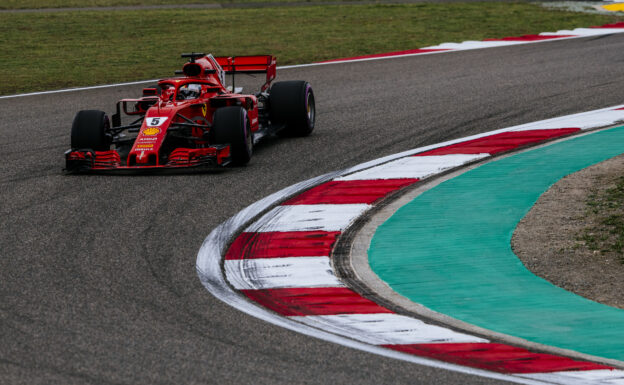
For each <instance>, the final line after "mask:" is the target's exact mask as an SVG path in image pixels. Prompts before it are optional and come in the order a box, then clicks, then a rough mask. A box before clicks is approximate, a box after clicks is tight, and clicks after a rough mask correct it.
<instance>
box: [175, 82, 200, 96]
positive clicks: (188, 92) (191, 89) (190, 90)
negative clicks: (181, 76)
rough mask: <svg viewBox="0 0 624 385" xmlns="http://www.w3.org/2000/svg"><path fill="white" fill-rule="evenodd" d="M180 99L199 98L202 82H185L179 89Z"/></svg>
mask: <svg viewBox="0 0 624 385" xmlns="http://www.w3.org/2000/svg"><path fill="white" fill-rule="evenodd" d="M178 95H179V99H184V100H186V99H197V98H198V97H199V95H201V85H200V84H185V85H183V86H182V87H180V89H179V90H178Z"/></svg>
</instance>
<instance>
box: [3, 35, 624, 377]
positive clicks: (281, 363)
mask: <svg viewBox="0 0 624 385" xmlns="http://www.w3.org/2000/svg"><path fill="white" fill-rule="evenodd" d="M623 64H624V36H623V35H621V34H620V35H613V36H606V37H597V38H584V39H572V40H566V41H558V42H547V43H540V44H529V45H522V46H515V47H503V48H494V49H485V50H475V51H464V52H451V53H444V54H437V55H425V56H416V57H408V58H397V59H391V60H378V61H371V62H359V63H348V64H335V65H328V66H317V67H308V68H298V69H289V70H283V71H281V72H280V73H278V79H280V80H287V79H306V80H308V81H310V82H311V83H312V85H313V86H314V89H315V93H316V100H317V110H318V121H317V127H316V130H315V132H314V133H313V134H312V135H311V136H310V137H308V138H297V139H270V140H269V141H268V142H265V143H264V144H262V145H260V146H258V147H257V148H256V149H255V150H256V153H255V155H254V158H253V159H252V162H251V163H250V164H249V165H248V166H247V167H243V168H233V169H228V170H225V171H224V172H211V173H186V174H175V175H147V176H126V175H122V176H120V175H113V176H111V175H104V176H102V175H98V176H87V175H81V176H74V175H70V176H68V175H64V174H63V173H62V172H61V169H62V167H63V152H64V151H65V150H66V149H67V148H68V146H69V129H70V125H71V121H72V119H73V116H74V114H75V113H76V111H78V110H80V109H87V108H97V109H103V110H105V111H109V112H111V110H112V108H113V105H114V102H115V101H116V100H117V99H118V98H121V97H131V96H135V95H138V94H139V92H140V88H141V86H126V87H118V88H107V89H97V90H89V91H80V92H70V93H61V94H53V95H40V96H29V97H22V98H15V99H4V100H0V116H1V117H2V118H1V121H0V133H1V134H2V137H3V140H2V142H1V143H0V154H2V155H1V159H2V161H1V162H0V164H1V166H0V167H1V168H0V188H1V191H2V195H1V199H0V215H1V217H2V221H1V222H0V250H1V255H0V257H1V258H0V282H1V284H0V288H1V290H2V291H1V298H2V301H0V306H1V311H0V314H1V321H0V322H1V323H0V335H1V341H2V343H1V344H0V383H3V384H4V383H9V384H43V383H65V384H85V383H93V384H161V383H162V384H165V383H185V384H200V383H201V384H212V383H220V384H247V383H248V384H251V383H253V384H293V383H296V384H304V383H309V384H325V383H334V384H354V383H357V384H380V383H393V384H432V383H440V384H499V383H502V382H499V381H494V380H489V379H484V378H480V377H473V376H469V375H464V374H458V373H451V372H446V371H443V370H438V369H432V368H428V367H421V366H418V365H414V364H409V363H405V362H401V361H396V360H392V359H388V358H383V357H379V356H375V355H372V354H368V353H364V352H361V351H357V350H353V349H349V348H346V347H343V346H340V345H336V344H332V343H327V342H323V341H320V340H316V339H313V338H309V337H306V336H303V335H299V334H297V333H294V332H291V331H287V330H283V329H280V328H278V327H276V326H273V325H271V324H268V323H265V322H263V321H260V320H257V319H255V318H251V317H249V316H247V315H245V314H243V313H240V312H239V311H237V310H235V309H233V308H231V307H229V306H228V305H226V304H223V303H221V302H219V301H218V300H216V299H215V298H213V297H212V296H211V295H210V294H209V293H208V292H207V291H206V290H205V289H204V287H203V286H202V285H201V283H200V282H199V279H198V277H197V274H196V272H195V259H196V255H197V251H198V250H199V247H200V246H201V244H202V241H203V240H204V238H205V236H206V235H207V234H208V233H209V232H210V231H211V230H212V229H213V228H214V227H216V226H217V225H218V224H220V223H221V222H223V221H224V220H226V219H227V218H229V217H230V216H232V215H234V214H235V213H237V212H238V211H239V210H241V209H243V208H244V207H246V206H247V205H249V204H251V203H253V202H254V201H256V200H258V199H260V198H262V197H264V196H266V195H269V194H270V193H272V192H275V191H277V190H279V189H281V188H283V187H286V186H289V185H291V184H294V183H296V182H299V181H302V180H305V179H308V178H311V177H314V176H317V175H320V174H323V173H325V172H329V171H333V170H336V169H341V168H344V167H348V166H352V165H355V164H358V163H362V162H364V161H367V160H371V159H374V158H379V157H381V156H384V155H388V154H392V153H396V152H400V151H403V150H407V149H410V148H414V147H418V146H423V145H428V144H433V143H437V142H440V141H443V140H447V139H453V138H458V137H463V136H467V135H470V134H475V133H479V132H484V131H490V130H493V129H497V128H501V127H508V126H512V125H516V124H521V123H526V122H530V121H535V120H540V119H546V118H550V117H555V116H559V115H564V114H571V113H576V112H581V111H586V110H592V109H597V108H603V107H608V106H611V105H616V104H621V103H622V101H623V100H624V72H623V71H622V65H623Z"/></svg>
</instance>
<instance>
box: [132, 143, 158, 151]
mask: <svg viewBox="0 0 624 385" xmlns="http://www.w3.org/2000/svg"><path fill="white" fill-rule="evenodd" d="M136 148H137V149H140V150H151V149H152V148H154V145H153V144H138V145H137V146H136Z"/></svg>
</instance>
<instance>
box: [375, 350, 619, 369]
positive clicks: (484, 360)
mask: <svg viewBox="0 0 624 385" xmlns="http://www.w3.org/2000/svg"><path fill="white" fill-rule="evenodd" d="M386 347H387V348H390V349H393V350H398V351H401V352H404V353H409V354H414V355H417V356H423V357H428V358H433V359H435V360H439V361H446V362H452V363H454V364H458V365H464V366H470V367H473V368H478V369H485V370H491V371H494V372H500V373H543V372H558V371H565V370H596V369H613V368H612V367H610V366H604V365H599V364H595V363H593V362H587V361H576V360H573V359H571V358H568V357H562V356H555V355H552V354H544V353H532V352H530V351H528V350H526V349H523V348H518V347H515V346H510V345H504V344H497V343H464V344H462V343H459V344H456V343H449V344H416V345H386Z"/></svg>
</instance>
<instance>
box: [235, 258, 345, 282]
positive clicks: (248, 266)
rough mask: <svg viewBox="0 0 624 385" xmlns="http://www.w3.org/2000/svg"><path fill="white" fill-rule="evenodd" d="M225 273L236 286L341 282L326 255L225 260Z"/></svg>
mask: <svg viewBox="0 0 624 385" xmlns="http://www.w3.org/2000/svg"><path fill="white" fill-rule="evenodd" d="M225 275H226V277H227V279H228V281H229V282H230V283H231V284H232V286H234V288H236V289H238V290H258V289H280V288H293V287H342V286H344V285H343V284H342V282H340V281H339V280H338V278H337V277H336V276H335V275H334V273H333V270H332V268H331V265H330V262H329V257H287V258H257V259H255V258H253V259H234V260H226V261H225Z"/></svg>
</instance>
